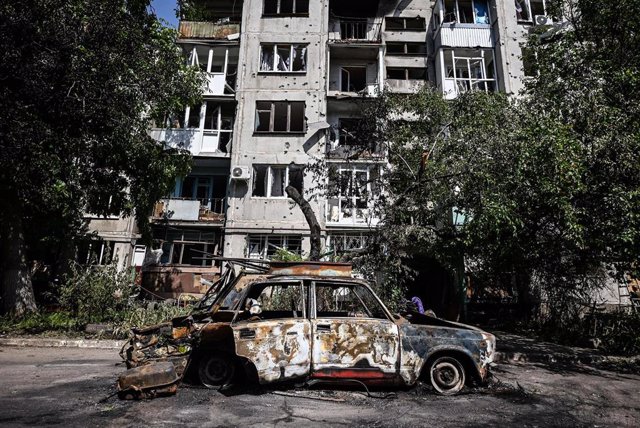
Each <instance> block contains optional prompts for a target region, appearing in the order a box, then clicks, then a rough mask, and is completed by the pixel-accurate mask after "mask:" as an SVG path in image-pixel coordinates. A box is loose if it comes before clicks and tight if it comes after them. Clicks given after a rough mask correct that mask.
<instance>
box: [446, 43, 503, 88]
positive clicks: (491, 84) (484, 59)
mask: <svg viewBox="0 0 640 428" xmlns="http://www.w3.org/2000/svg"><path fill="white" fill-rule="evenodd" d="M443 55H444V62H445V67H446V78H445V79H446V80H449V81H451V82H453V83H454V85H453V86H454V87H455V90H456V92H457V93H461V92H466V91H472V90H479V91H485V92H488V91H495V90H496V78H495V70H494V64H493V52H492V51H491V50H489V49H482V50H479V51H475V50H460V51H454V50H447V51H444V53H443Z"/></svg>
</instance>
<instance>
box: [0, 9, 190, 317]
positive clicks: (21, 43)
mask: <svg viewBox="0 0 640 428" xmlns="http://www.w3.org/2000/svg"><path fill="white" fill-rule="evenodd" d="M148 6H149V1H148V0H115V1H114V0H27V1H24V2H20V3H16V2H3V3H2V5H1V6H0V49H1V50H2V55H3V58H2V61H1V62H0V195H1V198H2V204H1V206H0V241H1V243H2V245H1V247H2V248H1V251H0V253H1V256H2V257H1V260H2V279H1V280H2V310H3V311H4V312H9V313H13V314H16V315H21V314H24V313H25V312H29V311H33V310H35V303H34V298H33V290H32V286H31V280H30V271H29V259H30V257H32V255H33V254H34V253H35V252H37V251H38V250H40V249H41V248H42V247H48V248H55V250H54V251H57V252H58V253H60V254H61V256H60V258H61V259H63V260H64V259H68V258H70V255H71V254H72V251H71V250H70V249H72V248H73V240H74V239H75V237H77V236H78V233H79V232H82V226H83V213H84V212H85V211H89V212H92V213H94V214H99V215H108V214H112V213H121V214H124V215H135V216H136V219H137V220H138V223H139V226H140V228H141V230H142V232H143V233H145V232H147V231H148V220H147V214H148V212H150V209H151V207H152V204H153V203H154V201H155V200H157V199H158V198H159V197H161V196H163V195H164V194H166V193H167V191H168V189H169V188H170V186H171V184H172V182H173V180H174V179H175V177H176V176H178V175H181V174H184V173H185V172H186V171H187V168H188V165H189V155H188V154H186V153H184V152H181V151H175V150H169V149H167V148H166V147H163V145H161V144H158V143H156V142H154V141H153V140H152V139H151V138H150V137H149V135H148V129H149V127H150V123H151V120H152V119H153V118H156V119H157V118H160V117H162V115H163V113H165V112H168V111H178V110H180V109H183V108H184V106H185V105H187V104H189V103H192V102H194V101H196V100H197V98H198V97H199V95H200V93H201V87H202V84H203V82H202V77H201V76H200V74H199V72H198V71H197V70H194V69H192V68H190V67H187V66H186V65H185V61H184V59H183V57H182V55H181V53H180V51H179V49H178V48H177V47H176V45H175V38H176V34H175V32H174V31H173V30H170V29H168V28H165V27H163V26H162V25H161V24H160V23H159V22H158V20H157V19H156V17H155V16H154V15H153V14H152V13H151V12H150V11H149V7H148Z"/></svg>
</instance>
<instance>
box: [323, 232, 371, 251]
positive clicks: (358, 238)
mask: <svg viewBox="0 0 640 428" xmlns="http://www.w3.org/2000/svg"><path fill="white" fill-rule="evenodd" d="M371 238H372V237H371V235H367V234H364V233H331V234H329V235H327V249H328V250H329V251H332V252H333V253H334V254H335V255H342V254H345V253H348V252H351V251H358V250H362V249H364V248H366V247H367V245H368V244H369V242H370V241H371Z"/></svg>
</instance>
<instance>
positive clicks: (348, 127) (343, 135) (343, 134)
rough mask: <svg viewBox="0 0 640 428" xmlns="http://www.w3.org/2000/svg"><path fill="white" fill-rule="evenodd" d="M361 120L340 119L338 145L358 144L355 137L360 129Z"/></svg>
mask: <svg viewBox="0 0 640 428" xmlns="http://www.w3.org/2000/svg"><path fill="white" fill-rule="evenodd" d="M360 120H361V119H357V118H349V119H340V120H339V125H338V133H339V137H338V144H339V145H340V146H354V145H357V144H358V139H357V137H356V135H355V132H356V130H357V129H358V121H360Z"/></svg>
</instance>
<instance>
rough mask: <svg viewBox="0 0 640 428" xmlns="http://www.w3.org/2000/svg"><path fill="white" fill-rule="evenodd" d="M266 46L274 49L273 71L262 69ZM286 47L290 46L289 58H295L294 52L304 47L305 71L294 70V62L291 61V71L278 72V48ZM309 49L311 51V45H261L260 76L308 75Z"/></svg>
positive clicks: (259, 58)
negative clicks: (297, 48) (272, 74)
mask: <svg viewBox="0 0 640 428" xmlns="http://www.w3.org/2000/svg"><path fill="white" fill-rule="evenodd" d="M266 46H272V47H273V52H272V58H273V63H272V64H271V66H272V69H271V70H263V69H262V64H263V62H262V53H263V51H264V48H265V47H266ZM284 46H289V58H293V52H294V50H295V48H296V47H302V49H303V52H304V54H303V55H304V69H303V70H293V60H291V61H289V68H290V69H289V70H278V63H277V62H276V58H277V52H278V47H280V48H282V47H284ZM308 49H309V43H260V54H259V56H258V61H259V64H258V74H271V73H274V74H288V73H291V74H306V73H307V65H308V64H307V58H308V55H307V53H308Z"/></svg>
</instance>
